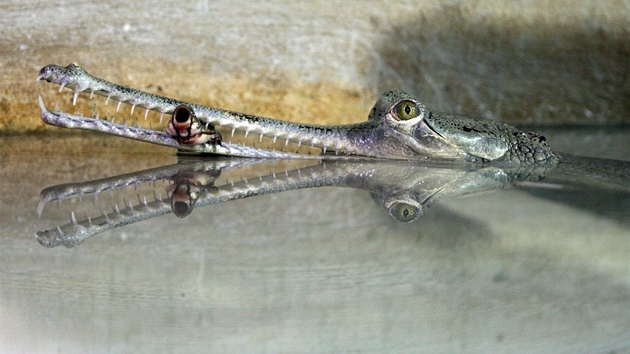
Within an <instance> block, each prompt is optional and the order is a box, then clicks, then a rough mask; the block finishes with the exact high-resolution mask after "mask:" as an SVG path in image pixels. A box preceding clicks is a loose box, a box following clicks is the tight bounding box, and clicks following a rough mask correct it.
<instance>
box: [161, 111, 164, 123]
mask: <svg viewBox="0 0 630 354" xmlns="http://www.w3.org/2000/svg"><path fill="white" fill-rule="evenodd" d="M162 119H164V112H162V113H161V114H160V124H162Z"/></svg>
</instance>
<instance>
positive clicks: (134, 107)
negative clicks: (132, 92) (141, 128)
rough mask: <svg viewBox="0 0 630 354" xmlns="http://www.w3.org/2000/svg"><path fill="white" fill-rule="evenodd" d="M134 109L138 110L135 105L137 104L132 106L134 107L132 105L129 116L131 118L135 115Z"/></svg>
mask: <svg viewBox="0 0 630 354" xmlns="http://www.w3.org/2000/svg"><path fill="white" fill-rule="evenodd" d="M134 109H136V105H135V104H132V105H131V113H130V114H129V115H131V116H132V115H133V110H134Z"/></svg>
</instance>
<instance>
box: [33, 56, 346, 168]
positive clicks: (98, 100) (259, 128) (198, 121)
mask: <svg viewBox="0 0 630 354" xmlns="http://www.w3.org/2000/svg"><path fill="white" fill-rule="evenodd" d="M37 82H38V84H40V82H48V83H49V84H46V85H47V86H50V87H47V88H46V89H45V90H43V92H42V93H41V94H40V97H39V104H40V107H41V109H42V120H44V121H45V122H46V123H48V124H51V125H55V126H59V127H65V128H73V129H83V130H90V131H98V132H103V133H107V134H110V135H115V136H121V137H126V138H130V139H135V140H140V141H145V142H149V143H154V144H159V145H164V146H170V147H174V148H177V149H178V150H179V151H181V152H190V153H211V154H219V155H228V156H246V157H265V158H309V157H310V158H316V157H318V156H320V155H321V154H322V153H324V154H325V153H327V152H328V153H329V154H333V156H335V155H344V154H347V153H351V152H348V151H345V150H344V149H343V146H342V143H341V141H343V139H342V138H343V137H340V136H339V131H338V130H335V129H333V128H330V127H324V126H315V125H306V124H298V123H289V122H283V121H278V120H274V119H270V118H264V117H257V116H250V115H246V114H241V113H236V112H231V111H224V110H220V109H216V108H211V107H205V106H201V105H195V104H191V103H187V102H183V101H179V100H175V99H171V98H167V97H163V96H160V95H157V94H153V93H149V92H145V91H140V90H135V89H131V88H128V87H125V86H121V85H118V84H114V83H111V82H108V81H105V80H103V79H100V78H97V77H94V76H92V75H90V74H88V73H87V72H86V71H85V70H84V69H83V68H81V67H79V66H76V65H74V64H70V65H68V66H67V67H62V66H57V65H48V66H46V67H44V68H42V69H41V71H40V73H39V75H38V77H37ZM48 102H54V103H52V104H49V103H48ZM51 106H54V109H50V107H51ZM340 157H341V156H340Z"/></svg>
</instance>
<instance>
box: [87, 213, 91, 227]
mask: <svg viewBox="0 0 630 354" xmlns="http://www.w3.org/2000/svg"><path fill="white" fill-rule="evenodd" d="M87 219H88V223H89V224H90V225H92V218H91V217H90V216H89V215H88V216H87Z"/></svg>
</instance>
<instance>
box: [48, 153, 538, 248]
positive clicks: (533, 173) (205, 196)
mask: <svg viewBox="0 0 630 354" xmlns="http://www.w3.org/2000/svg"><path fill="white" fill-rule="evenodd" d="M181 159H184V157H182V158H181ZM276 161H277V162H283V161H280V160H264V159H262V160H261V159H248V158H240V159H239V158H213V159H196V158H188V159H187V160H184V161H180V163H178V164H175V165H170V166H163V167H159V168H154V169H150V170H146V171H140V172H136V173H131V174H126V175H121V176H115V177H110V178H105V179H101V180H95V181H90V182H83V183H73V184H64V185H58V186H53V187H49V188H46V189H44V190H42V192H41V195H40V199H41V203H40V206H39V208H38V212H39V213H40V214H41V213H42V211H43V209H44V207H45V205H46V204H47V203H49V202H51V201H61V200H67V199H73V198H81V197H83V198H85V197H86V196H88V195H93V196H94V197H95V198H98V195H100V194H101V193H103V192H106V191H112V190H115V189H124V188H131V187H137V186H138V185H140V184H143V183H147V185H153V186H156V185H158V186H161V185H162V184H155V182H156V181H160V180H162V181H169V183H170V184H168V185H167V186H166V187H165V190H164V189H163V190H157V189H160V188H158V187H153V188H154V189H153V191H152V195H151V196H149V198H148V199H149V200H147V197H145V196H140V195H138V196H137V198H134V199H137V202H132V201H131V200H130V199H127V200H126V201H124V202H123V203H122V204H116V203H112V204H111V205H110V204H106V205H107V206H106V207H105V209H106V210H107V211H106V210H103V209H100V212H99V213H100V215H93V216H92V217H86V218H85V219H84V220H77V218H76V216H75V215H81V214H82V213H83V211H81V210H76V213H75V212H72V214H71V217H70V222H69V223H67V224H65V225H62V226H59V227H57V228H53V229H50V230H47V231H41V232H38V233H37V239H38V240H39V242H40V243H41V244H43V245H45V246H49V247H52V246H56V245H59V244H64V245H66V246H69V247H70V246H74V245H77V244H79V243H81V242H83V241H84V240H85V239H87V238H89V237H91V236H94V235H96V234H99V233H101V232H104V231H106V230H109V229H112V228H115V227H119V226H123V225H127V224H132V223H135V222H139V221H142V220H147V219H151V218H154V217H158V216H162V215H165V214H169V213H171V212H172V213H174V214H175V215H177V216H179V217H185V216H187V215H189V214H190V213H191V211H192V210H193V208H194V207H201V206H205V205H209V204H217V203H222V202H226V201H230V200H236V199H242V198H247V197H251V196H257V195H263V194H269V193H278V192H283V191H289V190H295V189H304V188H314V187H322V186H334V187H350V188H357V189H361V190H366V191H368V192H370V193H371V195H372V197H373V199H374V200H375V202H376V203H377V204H379V205H382V206H383V207H384V208H385V209H386V210H387V212H388V213H389V214H390V215H391V216H392V217H393V218H394V219H396V220H398V221H402V222H411V221H415V220H417V219H418V218H419V217H420V216H421V215H422V214H423V212H424V211H425V210H426V209H427V208H428V207H429V206H431V205H432V204H433V203H435V202H436V201H438V200H443V199H452V198H459V197H462V196H465V195H470V194H475V193H480V192H485V191H490V190H495V189H500V188H503V187H505V186H506V185H509V184H510V183H511V182H515V181H516V180H537V179H539V178H541V174H543V173H544V172H545V171H546V169H544V168H522V167H521V168H519V169H518V170H513V171H509V170H506V169H502V168H499V167H496V166H486V167H483V168H474V167H473V166H471V165H470V164H460V165H453V164H447V165H435V164H433V163H428V164H425V165H423V166H418V165H417V164H414V163H410V162H405V161H380V160H363V161H338V162H337V161H335V162H328V163H326V162H318V163H316V164H315V165H313V164H312V162H311V165H310V166H309V165H307V166H302V167H301V168H292V169H289V170H286V169H284V168H282V169H280V170H278V171H277V172H271V173H267V174H265V175H258V176H255V177H251V176H250V178H249V179H247V178H245V177H243V176H241V175H239V173H240V171H241V168H242V167H244V166H253V165H256V167H257V169H256V170H257V171H260V170H262V171H269V170H273V168H274V166H275V165H274V163H276ZM225 174H228V175H230V174H236V175H235V176H233V177H235V178H236V179H238V181H236V182H235V181H234V180H229V179H227V178H228V177H226V178H224V179H222V180H221V181H220V182H219V183H218V182H217V181H218V180H219V177H220V176H222V175H225ZM162 195H164V196H166V197H165V198H162V197H161V196H162ZM88 199H89V198H88ZM99 199H100V198H99ZM81 200H83V199H81ZM80 206H81V204H79V205H78V207H80Z"/></svg>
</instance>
